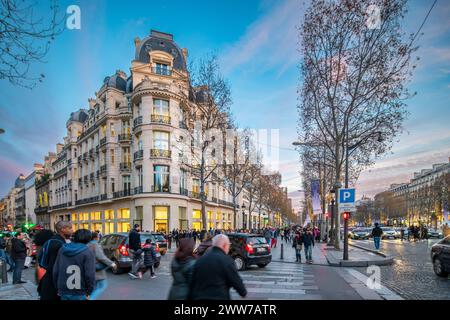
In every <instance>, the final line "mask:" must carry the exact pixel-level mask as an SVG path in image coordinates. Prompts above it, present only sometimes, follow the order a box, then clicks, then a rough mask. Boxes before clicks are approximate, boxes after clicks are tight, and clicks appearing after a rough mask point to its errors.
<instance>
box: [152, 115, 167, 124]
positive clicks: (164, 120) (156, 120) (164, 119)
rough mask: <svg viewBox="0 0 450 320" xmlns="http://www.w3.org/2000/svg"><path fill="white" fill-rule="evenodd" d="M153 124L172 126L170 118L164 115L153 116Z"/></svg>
mask: <svg viewBox="0 0 450 320" xmlns="http://www.w3.org/2000/svg"><path fill="white" fill-rule="evenodd" d="M151 121H152V123H162V124H170V117H169V116H166V115H163V114H152V116H151Z"/></svg>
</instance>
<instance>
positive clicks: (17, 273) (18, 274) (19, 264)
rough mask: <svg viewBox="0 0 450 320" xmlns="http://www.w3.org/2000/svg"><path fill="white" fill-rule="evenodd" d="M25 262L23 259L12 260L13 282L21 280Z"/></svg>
mask: <svg viewBox="0 0 450 320" xmlns="http://www.w3.org/2000/svg"><path fill="white" fill-rule="evenodd" d="M24 264H25V259H16V260H14V271H13V283H18V282H19V281H22V271H23V266H24Z"/></svg>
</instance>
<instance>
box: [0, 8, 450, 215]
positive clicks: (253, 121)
mask: <svg viewBox="0 0 450 320" xmlns="http://www.w3.org/2000/svg"><path fill="white" fill-rule="evenodd" d="M42 3H45V1H43V2H42ZM432 3H433V0H410V1H409V12H408V14H407V16H406V19H405V23H404V28H405V30H407V31H410V32H415V31H416V30H417V29H418V28H419V26H420V23H421V22H422V21H423V19H424V17H425V15H426V13H427V12H428V10H429V8H430V7H431V5H432ZM72 4H75V5H78V6H79V7H80V10H81V29H80V30H65V31H64V32H63V33H62V34H61V35H59V36H58V37H57V38H56V40H55V41H54V42H53V43H52V46H51V49H50V52H49V53H48V55H47V56H46V58H45V60H46V62H45V63H37V64H35V65H33V68H32V71H33V72H36V73H44V74H45V81H44V82H43V83H42V84H39V85H37V86H36V87H35V88H34V89H33V90H29V89H26V88H22V87H17V86H12V85H10V84H9V83H7V82H6V81H5V80H0V95H1V97H2V99H0V128H3V129H5V130H6V133H5V134H2V135H0V197H2V196H4V195H5V194H7V192H8V191H9V189H10V188H11V187H12V185H13V183H14V180H15V179H16V177H17V176H18V175H19V174H20V173H23V174H25V175H27V174H29V173H30V172H31V170H32V166H33V163H42V162H43V158H44V156H45V155H46V154H47V153H48V151H55V144H56V143H58V142H62V140H63V137H64V136H65V134H66V128H65V124H66V121H67V119H68V117H69V115H70V113H71V112H73V111H75V110H77V109H79V108H81V107H84V108H86V107H87V105H88V103H87V99H88V98H91V97H93V96H94V95H95V92H96V91H98V90H99V89H100V87H101V85H102V83H103V79H104V78H105V77H106V76H109V75H112V74H114V73H115V71H116V70H117V69H120V70H123V71H125V72H126V73H127V74H129V68H130V66H131V61H132V60H133V59H134V42H133V41H134V38H135V37H139V38H141V39H142V38H144V37H145V36H147V35H148V34H149V32H150V29H155V30H159V31H163V32H167V33H171V34H173V36H174V41H175V42H176V43H177V44H178V45H179V46H180V47H181V48H187V49H188V52H189V59H195V58H201V57H204V56H205V55H207V54H209V53H215V54H216V55H217V56H218V57H219V59H220V64H221V69H222V72H223V74H224V76H225V77H226V78H227V79H228V81H229V83H230V85H231V90H232V96H233V102H234V103H233V106H232V112H233V115H234V118H235V119H236V121H237V123H238V124H239V125H240V126H242V127H248V128H252V129H266V130H273V129H275V130H279V131H278V132H279V148H277V150H279V160H280V165H279V171H280V172H281V174H282V177H283V181H282V184H283V186H286V187H288V190H289V193H290V196H291V197H292V198H293V203H294V206H295V207H298V205H299V203H300V198H301V192H299V191H298V190H299V189H301V185H302V183H301V178H300V174H299V172H300V170H301V166H300V164H299V156H298V153H297V151H296V150H295V149H293V147H292V142H293V141H295V140H296V139H297V129H296V124H297V119H298V115H297V103H298V102H297V99H298V94H297V88H298V87H299V85H300V75H299V63H300V55H299V53H298V48H299V44H298V41H299V40H298V30H297V27H298V26H299V25H300V23H301V18H302V15H303V13H304V9H305V6H306V5H307V4H305V3H304V1H301V0H262V1H256V0H247V1H240V0H216V1H206V0H197V1H183V0H172V1H170V2H167V3H166V2H163V1H153V0H152V1H126V2H125V1H114V0H107V1H106V0H92V1H74V0H70V1H69V0H61V1H60V6H61V7H62V8H63V9H65V8H67V7H68V6H69V5H72ZM449 17H450V2H449V1H444V0H438V2H437V4H436V6H435V8H434V9H433V11H432V12H431V14H430V16H429V18H428V21H427V23H426V24H425V26H424V28H423V30H422V31H423V32H424V35H423V36H421V37H420V38H419V41H418V44H419V45H420V49H419V51H418V55H419V56H420V57H421V60H420V62H419V64H418V68H417V70H416V71H415V73H414V76H413V79H412V82H411V83H410V84H409V85H408V87H409V88H410V90H411V91H412V92H414V91H417V95H416V96H415V97H414V98H412V99H410V100H409V101H408V102H407V104H408V111H409V112H410V116H409V118H408V119H407V121H405V132H404V133H403V134H402V135H400V136H399V137H398V139H397V140H396V142H395V144H394V147H393V149H392V150H391V152H390V153H389V154H386V155H385V156H383V157H382V158H381V159H379V160H378V161H377V162H376V164H375V165H374V166H373V167H372V168H370V169H368V170H366V171H365V172H363V173H362V174H361V176H360V179H359V180H358V183H357V184H356V188H357V198H360V197H361V196H362V195H366V196H371V197H373V196H374V195H375V194H376V193H377V192H380V191H383V190H385V189H387V188H388V187H389V185H390V184H391V183H399V182H407V181H408V180H409V179H410V178H411V177H412V176H413V173H414V171H419V170H421V169H424V168H428V167H431V165H432V164H434V163H440V162H447V161H448V159H449V157H450V128H449V123H450V106H449V102H450V19H449Z"/></svg>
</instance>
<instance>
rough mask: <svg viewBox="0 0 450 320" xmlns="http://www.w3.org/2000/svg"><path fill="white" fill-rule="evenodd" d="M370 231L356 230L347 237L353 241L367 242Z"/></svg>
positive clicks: (365, 229) (364, 229) (367, 229)
mask: <svg viewBox="0 0 450 320" xmlns="http://www.w3.org/2000/svg"><path fill="white" fill-rule="evenodd" d="M371 232H372V230H371V229H369V228H356V229H353V230H352V231H351V232H349V234H348V236H349V238H350V239H354V240H360V239H362V240H367V239H369V237H370V234H371Z"/></svg>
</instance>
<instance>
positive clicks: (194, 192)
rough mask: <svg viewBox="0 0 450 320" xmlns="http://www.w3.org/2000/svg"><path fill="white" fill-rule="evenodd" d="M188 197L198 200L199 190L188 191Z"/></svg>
mask: <svg viewBox="0 0 450 320" xmlns="http://www.w3.org/2000/svg"><path fill="white" fill-rule="evenodd" d="M189 198H194V199H199V200H200V192H196V191H189Z"/></svg>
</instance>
